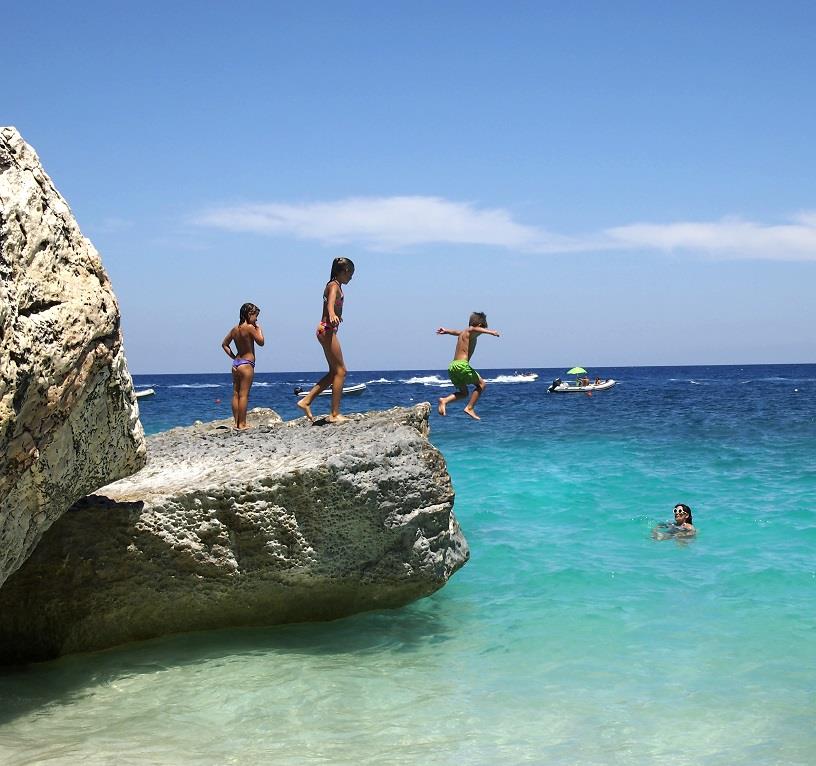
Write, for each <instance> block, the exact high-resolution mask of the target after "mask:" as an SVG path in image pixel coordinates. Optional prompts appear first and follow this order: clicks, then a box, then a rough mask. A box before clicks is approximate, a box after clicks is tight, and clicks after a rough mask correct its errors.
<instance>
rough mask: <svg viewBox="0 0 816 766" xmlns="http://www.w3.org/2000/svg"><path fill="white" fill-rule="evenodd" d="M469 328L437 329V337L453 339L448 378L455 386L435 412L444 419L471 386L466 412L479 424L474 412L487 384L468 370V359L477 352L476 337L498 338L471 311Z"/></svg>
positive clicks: (481, 317) (478, 313)
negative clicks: (449, 407)
mask: <svg viewBox="0 0 816 766" xmlns="http://www.w3.org/2000/svg"><path fill="white" fill-rule="evenodd" d="M469 325H470V326H469V327H468V328H467V330H447V329H445V328H444V327H440V328H439V329H438V330H437V331H436V334H437V335H455V336H456V337H457V341H456V352H455V353H454V355H453V361H452V362H451V363H450V365H449V366H448V375H449V376H450V379H451V383H453V385H454V386H456V389H457V390H456V393H455V394H450V395H449V396H443V397H441V398H440V399H439V406H438V407H437V410H438V411H439V414H440V415H446V414H447V412H446V409H445V408H446V407H447V405H449V404H450V403H451V402H452V401H455V400H456V399H464V398H465V397H466V396H467V395H468V384H469V383H472V384H473V393H472V394H471V395H470V399H469V400H468V403H467V406H466V407H465V412H466V413H467V414H468V415H470V417H472V418H473V419H474V420H481V418H480V417H479V416H478V415H477V414H476V413H475V412H474V410H473V408H474V407H475V406H476V402H477V401H478V400H479V397H480V396H481V395H482V392H483V391H484V390H485V386H486V385H487V383H485V381H484V380H483V379H482V378H481V376H480V375H479V373H478V372H476V370H474V369H473V368H472V367H471V366H470V357H472V356H473V351H474V350H475V348H476V341H477V340H478V339H479V336H480V335H482V334H483V333H484V334H487V335H495V336H496V337H497V338H498V337H499V333H498V332H497V331H496V330H488V329H487V317H486V316H485V314H484V312H482V311H474V312H473V313H472V314H471V315H470V320H469Z"/></svg>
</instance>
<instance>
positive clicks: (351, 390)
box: [295, 383, 366, 398]
mask: <svg viewBox="0 0 816 766" xmlns="http://www.w3.org/2000/svg"><path fill="white" fill-rule="evenodd" d="M365 390H366V384H365V383H357V384H356V385H354V386H343V396H346V395H347V394H351V395H352V396H353V395H355V394H362V393H363V391H365ZM295 393H296V394H297V395H298V396H299V397H301V398H303V397H304V396H306V394H308V393H309V392H308V391H304V390H303V389H302V388H300V386H298V387H297V388H296V389H295ZM331 393H332V390H331V387H329V388H326V389H324V390H323V391H321V392H320V393H319V394H318V396H331Z"/></svg>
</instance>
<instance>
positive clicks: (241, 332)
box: [221, 303, 264, 431]
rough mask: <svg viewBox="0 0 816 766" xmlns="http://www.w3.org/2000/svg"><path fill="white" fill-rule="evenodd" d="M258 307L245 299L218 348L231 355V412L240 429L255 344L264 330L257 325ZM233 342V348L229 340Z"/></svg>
mask: <svg viewBox="0 0 816 766" xmlns="http://www.w3.org/2000/svg"><path fill="white" fill-rule="evenodd" d="M260 313H261V310H260V309H259V308H258V307H257V306H256V305H255V304H254V303H245V304H244V305H243V306H241V310H240V312H239V314H238V324H237V325H235V327H233V328H232V329H231V330H230V331H229V332H228V333H227V337H226V338H224V340H223V341H222V342H221V348H223V349H224V352H225V353H226V355H227V356H228V357H229V358H230V359H232V416H233V417H234V418H235V427H236V428H237V429H238V430H239V431H243V430H244V429H245V428H247V424H246V414H247V407H248V406H249V389H250V388H252V381H253V379H254V378H255V344H256V343H257V344H258V345H259V346H263V344H264V334H263V330H262V329H261V328H260V326H259V325H258V316H259V315H260ZM233 343H235V352H233V350H232V344H233Z"/></svg>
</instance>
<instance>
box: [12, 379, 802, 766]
mask: <svg viewBox="0 0 816 766" xmlns="http://www.w3.org/2000/svg"><path fill="white" fill-rule="evenodd" d="M482 372H483V374H485V375H486V377H488V379H489V380H491V381H494V382H492V383H491V384H490V386H489V388H488V391H487V393H486V394H485V396H484V397H483V400H482V402H480V406H479V412H480V414H481V415H482V418H483V420H482V421H481V422H479V423H475V422H472V421H470V420H469V419H468V418H466V416H464V415H463V414H462V413H461V411H460V410H459V409H458V407H456V406H452V407H451V408H450V416H449V417H448V418H446V419H443V418H440V417H438V416H437V415H436V413H434V414H433V415H432V418H431V429H432V430H431V439H432V441H433V442H434V443H435V444H436V445H437V446H438V447H439V448H440V449H441V450H442V451H443V453H444V454H445V457H446V459H447V461H448V467H449V470H450V473H451V475H452V477H453V481H454V486H455V489H456V506H455V511H456V514H457V517H458V518H459V520H460V523H461V525H462V527H463V530H464V532H465V535H466V537H467V539H468V541H469V543H470V546H471V554H472V558H471V561H470V562H469V563H468V564H467V565H466V566H465V567H464V568H463V569H462V570H461V571H460V572H459V573H458V574H457V575H456V576H455V577H454V578H453V579H452V580H451V582H450V583H449V584H448V585H447V586H446V587H445V588H444V589H443V590H441V591H440V592H438V593H437V594H435V595H434V596H432V597H431V598H428V599H424V600H423V601H420V602H416V603H415V604H412V605H410V606H408V607H405V608H403V609H400V610H394V611H383V612H374V613H369V614H364V615H359V616H356V617H353V618H349V619H346V620H340V621H337V622H333V623H324V624H303V625H292V626H284V627H279V628H268V629H253V630H240V631H221V632H215V633H207V634H192V635H184V636H174V637H168V638H164V639H160V640H156V641H151V642H146V643H144V644H139V645H131V646H127V647H122V648H119V649H115V650H110V651H107V652H101V653H95V654H89V655H79V656H74V657H68V658H64V659H62V660H59V661H56V662H51V663H43V664H40V665H32V666H29V667H27V668H23V669H15V670H6V671H3V672H2V673H0V762H2V763H3V764H9V765H12V764H15V765H16V764H41V763H54V764H72V763H82V764H113V763H116V764H131V763H132V764H145V763H151V764H152V763H155V764H188V763H189V764H255V763H258V764H265V763H281V764H304V765H306V764H309V765H311V764H375V763H376V764H383V763H386V764H453V763H461V764H488V763H506V764H516V763H541V764H599V765H600V764H621V765H624V764H627V765H628V764H695V765H696V764H712V765H713V764H717V765H720V764H721V765H722V766H733V765H735V764H752V766H753V765H754V764H802V765H804V764H813V763H814V762H816V727H814V725H813V724H814V720H816V365H774V366H747V367H683V368H681V367H677V368H671V367H659V368H622V369H615V370H612V369H604V370H597V372H598V373H599V374H601V375H602V376H603V377H607V376H610V377H614V378H616V379H619V380H620V384H619V385H618V386H617V387H616V388H614V389H612V390H611V391H608V392H604V393H598V394H596V395H595V396H593V397H591V398H590V397H586V396H583V395H578V396H573V395H561V396H559V395H548V394H547V393H546V387H547V384H548V383H549V381H550V380H551V379H552V377H554V376H555V374H556V373H557V371H552V370H536V372H538V373H539V378H538V380H536V381H535V382H522V381H523V380H524V379H523V378H522V377H521V376H519V375H518V374H516V371H513V370H500V371H485V370H483V371H482ZM591 372H593V373H594V372H596V371H595V370H592V371H591ZM309 379H310V377H309V376H308V375H302V374H298V373H290V374H275V375H271V374H270V375H264V374H259V375H258V377H257V378H256V380H257V383H258V384H259V385H256V387H255V388H253V393H252V404H253V405H264V406H271V407H274V408H275V409H277V410H278V411H279V412H281V414H282V415H283V416H284V417H287V418H288V417H295V416H296V415H297V412H296V411H295V407H294V397H293V396H292V393H291V389H292V386H293V385H297V384H301V385H303V383H304V382H307V381H308V380H309ZM136 382H137V385H140V386H151V387H153V388H154V389H155V391H156V395H155V396H154V397H152V398H150V399H146V400H142V404H141V408H142V419H143V422H144V424H145V427H146V429H147V430H148V432H155V431H158V430H162V429H164V428H168V427H171V426H173V425H179V424H187V423H191V422H193V421H194V420H196V419H202V420H207V419H212V418H215V417H226V416H228V415H229V393H230V388H229V378H228V376H226V375H198V376H137V378H136ZM349 382H352V383H355V382H367V383H369V386H368V389H367V391H366V392H365V393H364V394H363V395H362V396H360V397H359V398H355V399H352V398H348V399H347V402H346V409H348V410H355V409H356V410H367V409H374V408H380V407H389V406H393V405H396V404H406V405H410V404H413V403H415V402H418V401H426V400H430V401H435V399H436V398H437V397H438V396H439V395H441V394H442V393H445V392H446V391H449V390H450V389H446V388H445V387H444V385H443V384H444V376H443V375H442V374H440V373H439V372H436V371H432V372H415V371H405V372H393V371H390V372H366V373H354V374H352V375H351V376H350V379H349ZM216 400H220V401H216ZM676 502H686V503H688V504H689V505H690V506H691V507H692V509H693V511H694V522H695V525H696V526H697V527H698V529H699V535H698V536H697V538H695V539H693V540H690V541H688V542H685V543H683V542H678V541H672V540H667V541H660V542H657V541H655V540H653V539H652V538H651V535H650V532H651V529H652V528H653V527H654V525H655V524H656V523H658V522H661V521H666V520H668V519H669V518H670V516H671V509H672V507H673V505H674V504H675V503H676Z"/></svg>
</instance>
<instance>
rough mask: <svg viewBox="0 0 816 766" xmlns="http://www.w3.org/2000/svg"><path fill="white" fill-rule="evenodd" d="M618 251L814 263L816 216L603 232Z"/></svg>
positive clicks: (644, 226) (620, 228) (642, 225)
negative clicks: (678, 252) (693, 253)
mask: <svg viewBox="0 0 816 766" xmlns="http://www.w3.org/2000/svg"><path fill="white" fill-rule="evenodd" d="M605 235H606V237H607V238H608V239H609V240H610V242H613V243H617V245H618V247H619V248H628V249H637V250H647V249H657V250H688V251H697V252H703V253H710V254H712V255H718V256H721V257H729V258H763V259H778V260H788V261H790V260H807V261H810V260H816V213H802V214H800V215H798V216H796V217H795V218H794V219H793V222H792V223H786V224H770V225H768V224H759V223H755V222H753V221H743V220H741V219H730V218H726V219H723V220H721V221H716V222H713V223H706V222H692V221H688V222H681V223H669V224H650V223H638V224H631V225H629V226H618V227H615V228H611V229H607V230H606V231H605Z"/></svg>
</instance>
